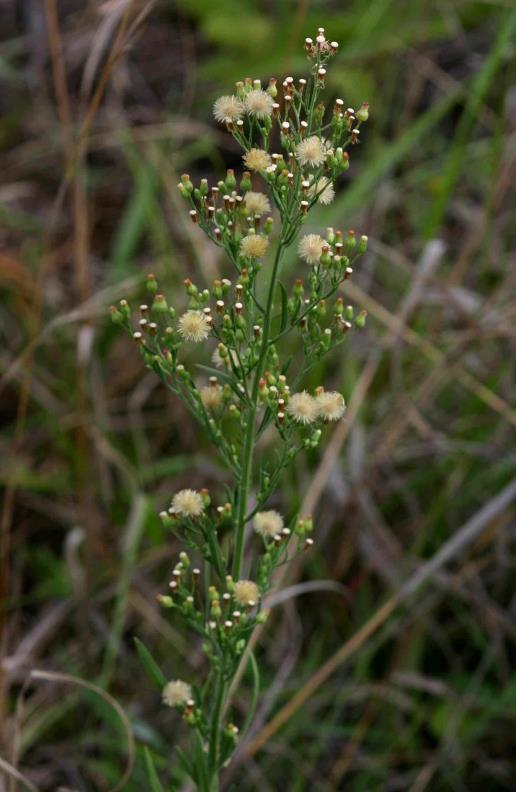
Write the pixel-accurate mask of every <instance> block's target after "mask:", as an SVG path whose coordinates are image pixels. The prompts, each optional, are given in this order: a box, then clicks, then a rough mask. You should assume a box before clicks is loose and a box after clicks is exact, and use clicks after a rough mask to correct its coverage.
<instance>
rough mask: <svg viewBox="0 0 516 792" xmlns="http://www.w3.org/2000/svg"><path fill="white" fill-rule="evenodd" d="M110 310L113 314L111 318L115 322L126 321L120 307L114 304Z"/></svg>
mask: <svg viewBox="0 0 516 792" xmlns="http://www.w3.org/2000/svg"><path fill="white" fill-rule="evenodd" d="M109 312H110V314H111V319H112V321H113V322H114V323H115V324H122V322H123V321H124V317H123V316H122V314H121V313H120V311H119V310H118V308H116V307H115V306H114V305H112V306H111V307H110V309H109Z"/></svg>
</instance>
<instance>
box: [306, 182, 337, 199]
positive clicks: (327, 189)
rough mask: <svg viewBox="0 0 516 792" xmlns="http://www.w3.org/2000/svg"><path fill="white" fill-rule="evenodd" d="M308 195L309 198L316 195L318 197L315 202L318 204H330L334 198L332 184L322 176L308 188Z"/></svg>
mask: <svg viewBox="0 0 516 792" xmlns="http://www.w3.org/2000/svg"><path fill="white" fill-rule="evenodd" d="M308 195H309V196H310V198H314V197H315V196H316V195H318V196H319V197H318V199H317V200H318V202H319V203H320V204H323V206H327V205H328V204H331V202H332V201H333V199H334V198H335V190H334V188H333V182H332V181H331V179H326V178H325V177H324V176H323V177H322V179H318V181H317V182H316V183H315V184H314V185H313V186H312V187H310V189H309V191H308Z"/></svg>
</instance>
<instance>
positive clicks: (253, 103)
mask: <svg viewBox="0 0 516 792" xmlns="http://www.w3.org/2000/svg"><path fill="white" fill-rule="evenodd" d="M273 104H274V99H273V98H272V96H271V95H270V94H268V93H267V92H266V91H262V90H261V88H260V89H258V90H254V91H249V93H248V94H246V97H245V99H244V105H245V109H246V112H247V113H249V115H251V116H254V117H255V118H258V119H259V120H260V121H262V120H263V119H264V118H266V117H267V116H271V115H272V106H273Z"/></svg>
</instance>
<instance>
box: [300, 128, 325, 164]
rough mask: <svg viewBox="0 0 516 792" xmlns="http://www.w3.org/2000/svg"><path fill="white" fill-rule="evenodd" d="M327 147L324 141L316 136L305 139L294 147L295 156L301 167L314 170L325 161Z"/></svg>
mask: <svg viewBox="0 0 516 792" xmlns="http://www.w3.org/2000/svg"><path fill="white" fill-rule="evenodd" d="M326 154H327V146H326V145H325V142H324V140H322V139H321V138H320V137H317V135H311V136H310V137H307V138H305V140H302V141H301V142H300V143H298V144H297V146H296V155H297V158H298V160H299V162H300V163H301V165H307V166H308V167H309V168H316V167H318V166H319V165H322V164H323V162H324V161H325V159H326Z"/></svg>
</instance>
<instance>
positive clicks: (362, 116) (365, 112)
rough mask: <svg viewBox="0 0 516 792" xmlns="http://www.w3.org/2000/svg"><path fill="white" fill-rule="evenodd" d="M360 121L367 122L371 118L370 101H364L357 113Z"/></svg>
mask: <svg viewBox="0 0 516 792" xmlns="http://www.w3.org/2000/svg"><path fill="white" fill-rule="evenodd" d="M355 116H356V118H357V120H358V121H362V123H363V122H365V121H367V119H368V118H369V103H368V102H363V103H362V104H361V105H360V107H359V108H358V110H357V111H356V113H355Z"/></svg>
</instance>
